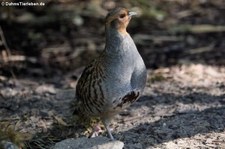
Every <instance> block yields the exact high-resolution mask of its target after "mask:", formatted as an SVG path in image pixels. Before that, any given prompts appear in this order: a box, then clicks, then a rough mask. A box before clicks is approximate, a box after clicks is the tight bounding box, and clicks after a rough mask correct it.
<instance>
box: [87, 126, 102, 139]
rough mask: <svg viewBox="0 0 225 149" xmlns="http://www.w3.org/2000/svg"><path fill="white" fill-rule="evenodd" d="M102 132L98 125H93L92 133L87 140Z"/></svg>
mask: <svg viewBox="0 0 225 149" xmlns="http://www.w3.org/2000/svg"><path fill="white" fill-rule="evenodd" d="M102 132H103V130H102V129H101V127H100V126H99V125H95V126H94V127H93V131H92V132H91V135H90V136H89V138H94V137H97V136H98V135H99V134H100V133H102Z"/></svg>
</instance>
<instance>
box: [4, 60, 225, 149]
mask: <svg viewBox="0 0 225 149" xmlns="http://www.w3.org/2000/svg"><path fill="white" fill-rule="evenodd" d="M74 74H75V75H79V74H80V71H76V72H74V73H71V74H67V75H64V76H62V77H53V78H52V79H47V80H45V79H43V80H37V79H31V78H27V79H26V78H23V79H20V78H17V79H16V80H15V79H14V80H12V79H8V78H4V77H1V78H0V95H1V97H0V98H1V100H0V120H1V121H0V123H1V125H2V127H3V126H5V125H6V124H7V126H11V127H12V128H13V129H14V130H16V132H21V133H23V134H26V135H29V136H30V134H32V136H33V138H32V139H31V138H30V137H28V138H29V139H28V140H29V141H28V142H29V143H28V144H29V145H30V148H34V149H35V148H40V147H38V146H37V144H42V146H45V147H46V148H48V147H49V146H48V147H47V145H46V144H48V145H53V144H54V142H58V141H60V140H63V139H65V138H72V137H74V138H76V137H80V136H82V135H83V134H82V133H81V132H82V131H83V129H82V128H81V127H79V126H78V125H77V124H72V123H71V120H70V119H71V118H70V116H71V111H70V110H69V106H70V104H71V101H72V100H73V99H74V90H75V86H76V80H74V79H73V76H74ZM148 74H149V75H148V83H147V86H146V88H145V91H144V93H143V96H142V97H141V98H140V99H139V100H138V101H137V102H136V103H134V104H133V105H132V106H131V107H129V108H128V109H126V110H124V112H122V113H120V114H119V115H118V116H116V117H115V119H114V121H113V124H112V127H113V128H114V132H113V134H114V136H115V138H116V139H118V140H121V141H123V142H124V143H125V149H134V148H137V149H146V148H166V149H176V148H179V149H180V148H225V69H224V67H216V66H215V67H212V66H207V65H202V64H197V65H195V64H192V65H182V66H173V67H168V68H160V69H156V70H154V71H153V70H149V73H148ZM102 135H106V133H103V134H102ZM42 137H43V138H44V139H43V138H42ZM37 138H42V140H41V139H40V140H41V141H42V142H41V141H40V140H39V142H38V141H37ZM49 138H51V139H49ZM37 142H38V143H37Z"/></svg>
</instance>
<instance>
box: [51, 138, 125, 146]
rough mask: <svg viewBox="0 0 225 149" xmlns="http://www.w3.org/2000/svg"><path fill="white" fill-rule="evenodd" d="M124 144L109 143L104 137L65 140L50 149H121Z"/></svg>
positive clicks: (119, 142)
mask: <svg viewBox="0 0 225 149" xmlns="http://www.w3.org/2000/svg"><path fill="white" fill-rule="evenodd" d="M123 147H124V143H123V142H121V141H117V140H114V141H111V140H110V139H109V138H106V137H95V138H85V137H82V138H78V139H66V140H63V141H61V142H58V143H56V144H55V146H54V147H53V148H52V149H78V148H79V149H109V148H110V149H122V148H123Z"/></svg>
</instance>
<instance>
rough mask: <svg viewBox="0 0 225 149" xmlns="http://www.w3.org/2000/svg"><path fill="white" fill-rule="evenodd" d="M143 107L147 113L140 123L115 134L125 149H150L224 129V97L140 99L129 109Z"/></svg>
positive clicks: (158, 97) (204, 94)
mask: <svg viewBox="0 0 225 149" xmlns="http://www.w3.org/2000/svg"><path fill="white" fill-rule="evenodd" d="M143 106H144V107H148V108H150V110H149V111H148V113H147V115H145V116H141V117H140V119H139V121H140V123H139V124H138V125H136V126H134V127H133V128H131V129H129V130H127V131H122V132H119V133H117V134H115V136H116V138H119V139H120V140H121V141H123V142H124V143H125V148H135V147H136V146H135V145H137V146H138V147H139V148H140V146H141V148H147V147H153V146H155V145H159V144H162V143H166V142H169V141H173V140H176V139H179V138H191V137H194V136H195V135H201V134H204V135H205V134H207V133H211V132H218V133H219V132H223V131H224V129H225V94H223V95H220V96H214V95H209V94H206V93H190V94H188V95H184V96H177V95H173V94H161V95H159V96H154V97H153V96H143V97H142V98H141V99H140V100H139V101H138V102H137V103H135V104H134V105H132V106H131V107H130V108H131V109H133V110H134V111H135V110H137V109H139V108H141V107H143ZM156 107H158V108H156ZM143 119H145V120H143ZM133 123H134V124H135V123H137V122H133ZM202 141H204V140H202ZM138 147H137V148H138Z"/></svg>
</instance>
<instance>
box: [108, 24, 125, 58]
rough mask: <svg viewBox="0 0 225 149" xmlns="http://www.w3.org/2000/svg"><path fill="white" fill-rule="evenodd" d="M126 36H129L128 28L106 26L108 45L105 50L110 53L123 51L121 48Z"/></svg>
mask: <svg viewBox="0 0 225 149" xmlns="http://www.w3.org/2000/svg"><path fill="white" fill-rule="evenodd" d="M126 36H129V34H128V33H127V31H126V29H124V30H118V29H115V28H106V45H105V50H106V51H107V52H110V53H115V54H116V53H118V52H120V51H121V52H122V51H123V50H124V49H121V46H122V45H123V42H124V39H125V38H126Z"/></svg>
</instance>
